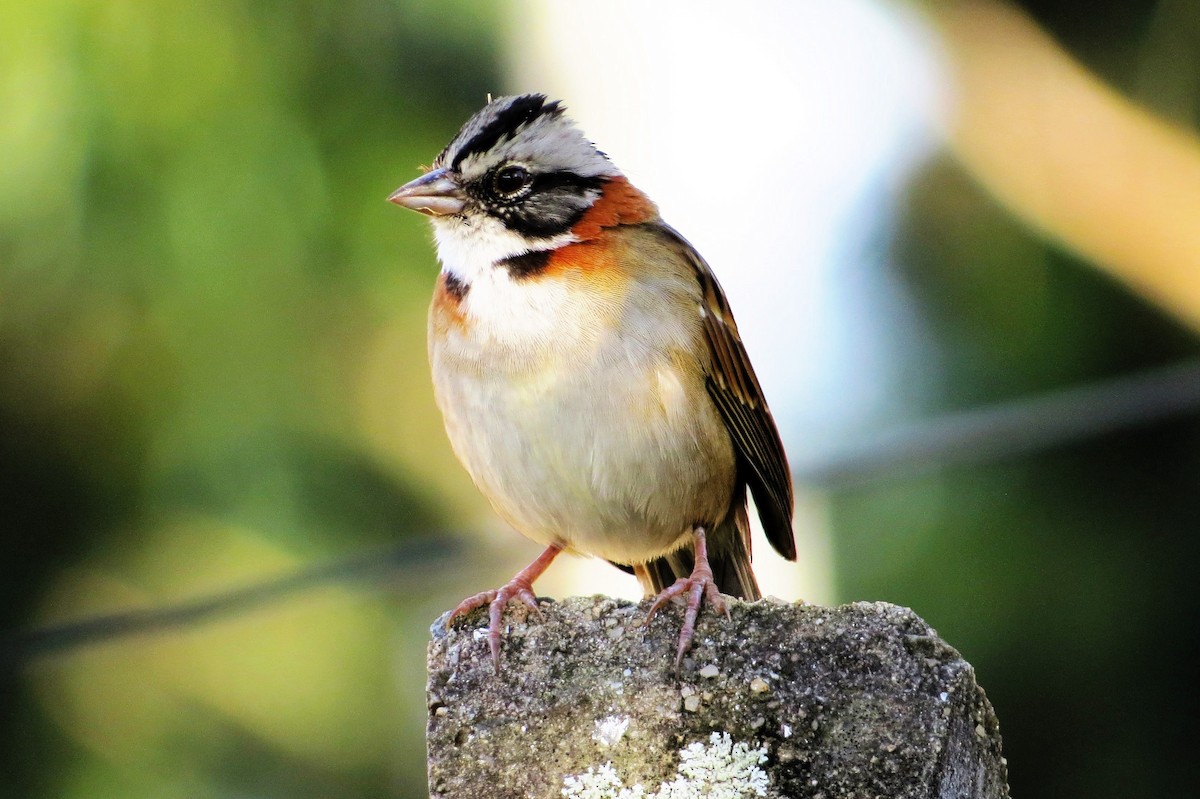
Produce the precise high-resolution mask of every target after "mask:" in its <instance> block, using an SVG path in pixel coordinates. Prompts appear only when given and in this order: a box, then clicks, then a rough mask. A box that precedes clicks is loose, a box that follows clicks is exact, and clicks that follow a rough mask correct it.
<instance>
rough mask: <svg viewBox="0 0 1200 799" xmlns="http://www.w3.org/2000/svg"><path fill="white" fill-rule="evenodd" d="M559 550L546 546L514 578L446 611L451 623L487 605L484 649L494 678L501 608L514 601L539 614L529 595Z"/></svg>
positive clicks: (556, 547) (532, 594)
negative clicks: (517, 600) (490, 663)
mask: <svg viewBox="0 0 1200 799" xmlns="http://www.w3.org/2000/svg"><path fill="white" fill-rule="evenodd" d="M561 551H562V547H558V546H549V547H547V548H546V551H545V552H543V553H542V554H541V555H538V557H537V560H535V561H534V562H533V563H530V564H529V565H528V566H526V567H525V568H524V569H521V571H519V572H517V575H516V576H515V577H513V578H512V579H511V580H509V581H508V582H507V583H505V584H504V585H502V586H500V587H499V588H493V589H491V590H489V591H481V592H480V593H478V594H476V595H475V596H470V597H467V598H466V599H464V600H463V601H462V602H459V603H458V607H456V608H455V609H454V610H452V611H450V618H449V619H447V621H446V623H447V624H449V623H450V622H452V621H454V620H455V619H456V618H458V617H459V616H462V615H463V614H466V613H470V612H471V611H473V610H475V609H476V608H481V607H483V606H484V605H487V606H488V649H489V650H491V653H492V665H493V666H495V667H496V676H500V637H501V634H500V630H501V628H502V627H503V624H502V623H501V622H502V621H503V617H504V608H505V606H507V605H508V603H509V602H510V601H512V600H514V599H519V600H520V601H521V602H523V603H524V604H525V605H526V606H528V607H529V608H531V609H533V611H534V612H535V613H539V614H540V613H541V610H540V609H539V608H538V604H537V597H536V596H535V595H534V593H533V581H534V580H536V579H537V578H538V577H540V576H541V575H542V572H544V571H546V567H547V566H549V565H550V562H551V561H553V560H554V557H555V556H556V555H557V554H558V553H559V552H561Z"/></svg>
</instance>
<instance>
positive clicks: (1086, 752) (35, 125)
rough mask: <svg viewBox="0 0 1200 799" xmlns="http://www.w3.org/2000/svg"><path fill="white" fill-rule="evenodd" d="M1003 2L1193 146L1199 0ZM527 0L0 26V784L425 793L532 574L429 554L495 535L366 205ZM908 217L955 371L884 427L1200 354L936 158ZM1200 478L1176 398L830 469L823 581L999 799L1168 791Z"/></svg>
mask: <svg viewBox="0 0 1200 799" xmlns="http://www.w3.org/2000/svg"><path fill="white" fill-rule="evenodd" d="M1022 5H1023V7H1024V8H1026V9H1027V10H1028V11H1030V12H1031V13H1032V14H1033V16H1034V17H1035V18H1036V19H1037V21H1038V22H1039V23H1040V24H1041V25H1043V26H1044V27H1045V28H1046V29H1048V30H1049V31H1050V32H1051V33H1052V34H1053V35H1054V36H1055V37H1057V39H1058V40H1059V41H1060V42H1061V43H1063V44H1064V46H1065V47H1066V48H1067V49H1068V50H1069V51H1070V52H1071V53H1072V54H1073V55H1075V56H1076V57H1078V58H1080V59H1082V61H1083V62H1084V63H1085V64H1086V65H1087V66H1088V67H1089V68H1091V69H1092V70H1095V71H1096V72H1097V73H1098V74H1099V75H1100V76H1101V77H1103V78H1104V79H1105V80H1106V81H1108V82H1110V83H1111V84H1112V85H1113V86H1115V87H1116V88H1117V89H1118V90H1120V91H1122V92H1125V93H1126V94H1128V95H1130V96H1134V97H1136V98H1137V99H1138V100H1139V101H1140V102H1143V103H1145V104H1147V105H1148V106H1149V107H1151V108H1153V109H1156V110H1158V111H1159V112H1161V113H1163V114H1165V115H1166V116H1168V117H1170V118H1171V119H1172V120H1173V121H1174V122H1175V123H1176V124H1180V125H1182V126H1184V127H1190V128H1193V129H1194V127H1195V126H1196V124H1197V122H1198V121H1200V116H1198V114H1197V109H1198V108H1200V80H1197V79H1196V75H1197V74H1200V70H1198V69H1197V65H1200V9H1198V8H1197V6H1196V5H1195V4H1194V3H1180V2H1173V3H1172V2H1163V3H1151V2H1140V1H1139V0H1133V1H1132V2H1120V3H1118V2H1111V1H1109V0H1105V1H1104V2H1099V3H1094V4H1092V5H1091V6H1090V8H1089V10H1088V11H1087V13H1086V14H1085V13H1082V12H1081V11H1079V10H1078V6H1077V4H1074V3H1067V2H1065V0H1059V1H1058V2H1034V1H1032V0H1031V2H1026V3H1024V4H1022ZM526 10H527V11H528V9H526ZM511 12H512V8H511V7H510V6H507V5H502V4H492V3H486V2H468V1H467V0H453V1H451V2H447V1H445V0H443V2H440V3H436V4H416V3H406V2H389V3H380V2H359V1H358V0H350V2H344V3H326V2H294V3H275V2H253V1H252V0H220V1H218V2H205V3H193V2H178V3H136V2H117V1H115V0H108V1H103V0H102V1H99V2H87V1H86V0H43V1H42V2H38V3H16V2H0V115H2V117H0V531H2V534H3V537H2V539H0V546H2V547H3V548H2V549H0V552H2V553H3V554H2V556H0V569H2V571H0V618H2V620H3V621H2V623H0V627H2V629H3V630H6V631H12V632H13V633H14V635H13V636H10V637H8V638H6V639H4V645H3V649H0V659H2V662H3V666H4V671H3V674H2V675H0V679H3V680H4V684H3V686H0V793H2V794H3V795H6V796H13V797H31V798H34V797H67V798H70V799H76V798H77V797H78V798H79V799H82V798H83V797H88V798H89V799H91V798H92V797H109V796H111V797H132V798H135V799H136V798H137V797H147V799H148V798H149V797H154V798H155V799H163V798H164V797H233V796H239V797H251V796H253V797H392V796H399V797H419V796H423V795H425V794H426V789H425V784H424V756H423V755H424V753H423V747H424V744H423V725H424V701H423V687H424V686H423V683H424V672H423V658H424V642H425V640H426V636H427V628H428V625H429V623H430V622H431V621H432V620H433V619H434V618H435V617H436V616H437V615H438V614H439V613H440V612H442V610H444V609H446V608H447V607H450V606H451V605H452V604H453V603H454V602H455V601H457V599H459V598H461V597H462V596H464V595H465V594H467V593H469V592H472V591H475V590H480V589H481V588H483V587H486V586H487V585H490V584H492V583H494V582H495V581H496V580H498V579H501V576H502V575H507V573H511V570H512V569H511V568H510V567H512V568H516V567H517V566H518V565H519V564H520V562H521V561H522V559H524V558H525V557H526V556H527V554H528V553H529V552H530V551H532V550H528V549H521V550H520V551H518V552H514V553H512V554H497V553H505V552H507V549H506V548H503V544H505V543H510V542H511V539H510V538H509V537H507V536H509V534H508V533H502V534H500V535H494V536H490V537H489V540H491V539H494V540H495V544H492V543H488V544H485V545H483V546H488V547H495V548H494V549H489V550H488V551H487V552H486V553H485V554H484V555H476V556H473V557H472V556H470V555H469V554H463V553H465V552H470V551H471V550H472V548H469V547H464V546H462V545H461V544H460V545H455V544H454V542H456V541H459V540H460V539H461V538H462V537H461V536H459V535H457V534H451V533H450V532H448V531H452V530H460V529H463V528H466V527H469V526H478V525H479V520H480V519H481V518H484V517H486V511H485V508H484V506H483V503H482V500H480V499H479V497H478V496H477V495H476V494H475V492H474V490H473V489H472V487H471V486H470V483H469V481H468V480H467V478H466V476H465V475H464V474H463V473H462V471H461V469H460V468H459V467H458V466H457V464H456V463H455V461H454V459H453V456H452V455H451V453H450V452H449V449H448V447H447V445H446V443H445V440H444V437H443V434H442V431H441V425H440V421H439V420H438V417H437V412H436V409H435V407H434V405H433V400H432V393H431V391H430V387H429V380H428V375H427V366H426V362H425V346H424V316H425V308H426V304H427V300H428V296H429V292H430V290H431V287H432V283H433V280H434V270H435V266H434V263H433V255H432V251H431V248H430V246H429V236H428V233H427V230H426V227H425V225H424V224H423V221H422V220H420V219H418V218H416V217H415V216H412V218H408V217H406V216H404V215H402V214H401V213H400V212H399V211H397V210H396V209H394V208H392V207H390V206H388V205H387V204H386V203H385V202H383V198H384V197H386V196H387V194H388V193H389V192H390V191H391V190H392V189H394V188H395V187H396V186H397V185H398V184H399V183H400V182H403V181H404V180H407V179H408V178H410V177H411V176H413V175H414V174H415V166H416V165H417V164H419V163H428V162H429V161H430V160H431V159H432V158H433V157H434V156H435V155H436V153H437V152H438V151H439V150H440V149H441V147H442V146H443V145H444V144H445V142H446V140H447V139H448V137H449V136H450V135H452V134H453V132H454V131H455V130H457V128H458V126H459V125H460V124H461V123H462V121H463V120H465V119H466V117H467V116H469V114H470V113H472V112H473V111H474V110H476V109H477V108H478V107H479V106H480V104H481V100H482V98H483V97H484V95H485V93H487V92H489V91H491V92H498V91H502V90H504V89H505V87H506V85H507V84H506V72H505V56H504V54H503V52H502V50H503V47H505V46H509V45H511V42H512V41H514V40H515V41H518V42H519V41H521V36H520V35H519V33H520V32H519V31H518V32H517V33H516V34H514V31H513V29H512V25H513V23H512V19H511ZM1167 12H1170V13H1169V17H1170V19H1176V20H1182V21H1183V24H1180V25H1169V26H1167V27H1166V28H1165V29H1164V28H1163V26H1162V19H1163V15H1164V14H1166V13H1167ZM506 43H507V44H506ZM708 44H710V45H712V46H715V45H716V44H717V43H708ZM700 46H706V43H700ZM1147 65H1150V66H1152V67H1154V68H1148V67H1147ZM1164 65H1165V66H1164ZM1188 70H1190V72H1189V71H1188ZM1189 75H1190V78H1189V77H1188V76H1189ZM664 91H669V87H666V88H665V89H664ZM816 122H817V123H819V119H818V120H816ZM899 202H900V209H901V211H900V221H899V224H898V227H897V230H896V231H895V233H894V237H893V239H892V240H890V241H888V242H885V243H883V244H881V246H884V247H887V248H890V250H891V251H892V252H893V253H894V255H893V257H892V258H891V259H890V260H889V264H890V265H889V267H888V268H889V269H890V270H892V274H891V275H890V277H891V278H892V279H895V280H898V281H900V282H902V283H903V285H905V286H906V287H907V289H908V291H909V292H910V293H911V296H912V297H914V298H915V300H916V304H917V307H918V309H919V311H920V314H921V316H922V318H923V320H924V322H925V324H926V325H928V327H929V329H931V330H932V331H934V333H935V335H936V342H937V347H938V352H939V354H940V379H939V380H937V381H936V382H935V383H933V384H931V385H930V386H927V387H925V388H924V389H923V390H922V391H920V392H913V394H912V396H908V397H899V398H894V400H893V401H894V402H895V403H896V404H897V405H898V406H901V407H904V408H905V413H904V415H905V416H907V417H910V418H927V417H928V418H934V419H936V418H937V417H938V415H939V414H941V413H944V412H949V411H953V410H959V409H969V408H974V407H979V406H985V405H991V404H994V403H998V402H1007V401H1020V400H1021V398H1024V397H1029V396H1037V395H1039V394H1041V393H1042V392H1046V391H1052V390H1055V389H1060V388H1067V387H1071V386H1076V385H1081V384H1090V383H1094V382H1095V381H1100V380H1104V379H1107V378H1112V377H1117V376H1120V375H1124V374H1128V373H1131V372H1136V371H1138V370H1142V369H1146V368H1150V367H1154V366H1159V365H1165V364H1171V363H1175V362H1179V361H1183V360H1185V359H1188V358H1194V357H1195V356H1197V355H1198V354H1200V346H1198V344H1197V339H1196V337H1195V335H1194V334H1193V333H1192V332H1189V331H1187V330H1186V329H1185V328H1184V327H1183V326H1182V325H1180V324H1178V323H1176V322H1174V321H1173V320H1172V319H1171V318H1169V317H1168V316H1167V315H1165V314H1164V313H1163V312H1161V311H1159V310H1157V309H1156V308H1154V307H1151V306H1150V305H1149V304H1147V303H1146V302H1144V301H1142V300H1140V299H1138V298H1136V297H1134V296H1132V295H1131V294H1130V293H1128V292H1127V291H1126V290H1125V289H1124V288H1122V287H1121V286H1120V285H1118V284H1117V283H1116V282H1114V281H1113V280H1111V279H1110V278H1107V277H1104V276H1102V275H1101V274H1100V273H1098V272H1096V271H1094V270H1093V269H1092V268H1091V266H1090V265H1089V264H1088V263H1086V262H1083V261H1081V260H1080V259H1078V258H1077V257H1074V256H1072V255H1070V254H1069V253H1068V252H1067V251H1066V250H1065V249H1062V248H1059V247H1056V246H1054V245H1051V244H1048V243H1046V242H1045V241H1044V240H1043V239H1041V238H1040V237H1038V236H1037V235H1035V234H1034V233H1032V232H1030V231H1029V230H1028V229H1027V228H1025V227H1023V226H1022V225H1021V224H1020V223H1018V222H1016V221H1014V220H1013V218H1012V217H1011V216H1010V215H1009V214H1008V213H1007V212H1006V211H1005V210H1004V209H1002V208H1001V207H1000V206H999V205H998V204H997V203H996V202H995V201H993V200H992V199H990V198H989V197H988V195H987V194H986V193H985V192H984V191H983V190H981V189H980V188H978V186H977V185H976V183H974V182H973V181H972V179H971V178H970V177H969V176H968V175H967V174H966V172H965V171H964V170H963V169H962V168H961V167H960V166H958V165H957V163H956V162H955V161H954V160H952V159H951V158H950V157H948V156H945V155H939V156H937V157H935V158H934V159H932V161H931V162H930V163H929V164H927V165H926V166H925V168H923V169H922V170H921V172H920V173H919V174H917V176H916V177H915V178H914V180H913V181H912V182H911V183H910V185H909V186H908V187H907V189H906V192H905V194H904V196H903V198H901V199H900V201H899ZM1197 224H1198V225H1200V220H1198V221H1197ZM964 263H969V264H970V266H971V268H970V269H964V268H963V264H964ZM1197 268H1200V265H1197ZM1197 279H1200V278H1197ZM1031 320H1033V321H1032V322H1031ZM917 396H919V397H920V400H919V401H918V400H915V399H913V397H917ZM905 403H907V405H906V404H905ZM935 460H936V459H935ZM1198 478H1200V419H1198V417H1197V414H1196V413H1195V412H1194V411H1193V412H1192V413H1184V414H1180V415H1176V416H1173V417H1171V418H1169V419H1165V420H1160V421H1157V422H1154V423H1147V424H1142V425H1136V426H1131V427H1126V428H1123V429H1120V430H1114V431H1108V432H1105V433H1103V434H1097V435H1093V436H1089V437H1086V438H1085V439H1083V440H1079V441H1075V442H1073V443H1069V444H1062V445H1055V446H1046V447H1042V448H1038V449H1036V451H1034V452H1029V453H1024V454H1022V455H1020V456H1017V457H1006V458H995V459H991V460H988V459H984V462H975V463H972V464H970V465H962V466H949V465H941V466H937V465H935V466H932V467H931V466H929V464H927V463H926V464H922V465H921V468H907V469H906V468H905V467H904V466H903V464H902V465H901V466H900V467H898V468H894V469H891V470H889V471H886V472H882V473H875V472H872V473H871V474H870V475H868V476H866V477H864V478H863V479H858V480H850V481H844V482H835V483H833V484H832V485H831V486H827V487H825V489H824V490H826V491H827V492H828V497H829V503H830V507H831V519H832V535H833V547H834V562H835V563H836V566H837V571H836V574H835V576H834V580H835V583H834V584H835V590H836V595H837V598H838V599H839V600H842V601H848V600H852V599H886V600H889V601H892V602H896V603H899V604H905V605H909V606H911V607H913V608H915V609H916V610H917V611H918V612H919V613H920V614H921V615H922V616H924V617H925V618H926V619H928V620H929V621H930V622H931V623H932V624H933V625H934V626H935V627H936V628H937V629H938V630H939V631H940V632H941V633H942V635H943V636H944V637H945V638H946V639H947V640H949V641H950V642H951V643H952V644H954V645H955V646H957V647H959V648H960V649H961V650H962V652H963V653H964V654H965V655H966V656H967V658H968V659H969V660H971V662H972V663H974V664H975V666H976V668H977V670H978V672H979V675H980V679H981V682H982V683H983V684H984V685H985V687H986V688H987V689H988V693H989V696H990V697H991V699H992V701H993V703H994V704H995V706H996V708H997V711H998V714H999V717H1000V720H1001V726H1002V732H1003V734H1004V737H1005V746H1006V754H1007V755H1008V758H1009V761H1010V769H1011V783H1012V786H1013V790H1014V795H1018V796H1024V797H1038V796H1046V797H1051V796H1054V797H1058V796H1063V795H1076V794H1077V795H1090V796H1096V797H1107V796H1111V797H1129V796H1159V795H1184V794H1190V793H1193V792H1194V790H1195V786H1196V785H1197V784H1200V779H1198V778H1200V766H1197V765H1196V764H1195V763H1196V761H1195V759H1194V757H1193V756H1192V754H1191V745H1190V741H1191V740H1192V739H1193V738H1194V732H1193V729H1194V720H1195V719H1196V718H1197V717H1200V707H1198V705H1200V701H1198V700H1197V692H1196V691H1195V690H1194V688H1193V687H1192V676H1193V674H1194V671H1195V668H1194V662H1195V661H1194V654H1195V651H1196V648H1197V647H1196V644H1197V639H1198V638H1200V634H1198V629H1200V628H1198V627H1197V623H1196V622H1197V614H1196V613H1195V611H1194V609H1193V606H1192V605H1191V600H1192V589H1193V587H1194V586H1195V584H1196V578H1195V576H1194V569H1195V566H1194V565H1193V563H1194V556H1195V544H1194V541H1195V535H1196V531H1197V528H1198V523H1200V491H1197V479H1198ZM466 540H476V539H466ZM398 544H399V545H400V546H401V547H402V548H401V549H399V550H397V549H395V546H396V545H398ZM364 553H366V554H365V556H366V557H367V558H368V560H370V559H372V558H373V557H375V556H374V555H373V554H372V553H378V561H379V562H380V563H381V564H383V565H385V566H386V565H387V564H388V563H391V562H393V560H394V561H395V563H396V564H397V565H396V566H395V568H393V569H391V570H385V571H384V572H383V573H382V574H383V576H382V577H381V576H380V574H381V573H380V572H379V571H373V572H372V571H370V570H367V572H369V576H368V577H367V578H366V579H358V580H355V579H349V578H339V579H329V580H323V581H314V582H313V583H311V584H309V585H307V586H305V587H302V588H301V590H296V591H293V592H290V593H288V594H286V595H282V596H280V597H278V598H277V600H278V601H274V602H268V603H264V604H261V605H252V606H248V607H244V608H241V609H237V610H235V611H234V612H230V613H228V614H225V615H223V616H221V617H219V618H215V619H208V620H206V623H181V624H179V625H176V626H173V627H171V628H170V629H166V630H161V631H158V632H156V633H153V634H150V633H146V634H140V635H134V636H119V635H115V634H114V635H112V636H111V637H109V638H106V639H104V640H99V641H97V640H89V641H86V642H85V641H82V640H81V641H76V642H73V643H70V644H68V645H57V646H56V645H52V644H53V642H50V643H47V642H46V640H44V639H38V638H30V637H28V636H24V635H21V634H20V632H21V631H28V630H31V629H35V628H39V627H43V626H45V625H48V624H51V623H55V622H61V621H64V620H72V619H81V618H87V617H90V616H93V615H96V614H103V613H109V612H116V611H126V610H131V609H132V610H136V609H146V608H155V607H161V606H165V605H169V604H171V603H176V602H183V601H187V600H191V599H194V598H196V597H204V596H209V595H213V594H219V593H221V592H224V591H228V590H232V589H237V588H239V587H246V586H255V585H260V584H262V583H264V582H269V581H271V580H274V579H276V578H279V577H283V576H286V575H290V574H294V573H296V572H298V571H301V570H303V569H305V568H310V567H312V566H313V564H321V563H326V562H329V561H330V560H331V559H338V558H347V557H350V558H353V557H360V556H363V555H364ZM510 559H511V563H510V562H508V561H509V560H510ZM485 561H491V563H485ZM355 573H356V574H358V573H359V572H355ZM360 576H361V574H360ZM343 577H344V576H343ZM578 590H579V592H581V593H586V592H588V591H589V590H591V589H589V587H587V586H580V587H579V589H578ZM110 632H113V631H112V630H110Z"/></svg>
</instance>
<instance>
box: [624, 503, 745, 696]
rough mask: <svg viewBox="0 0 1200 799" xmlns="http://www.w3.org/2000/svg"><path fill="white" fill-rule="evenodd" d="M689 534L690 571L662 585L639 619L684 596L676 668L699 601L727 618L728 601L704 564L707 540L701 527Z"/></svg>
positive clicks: (691, 633)
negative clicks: (691, 537)
mask: <svg viewBox="0 0 1200 799" xmlns="http://www.w3.org/2000/svg"><path fill="white" fill-rule="evenodd" d="M693 534H694V535H695V537H696V563H695V565H694V566H693V567H692V573H691V575H689V576H687V577H680V578H679V579H678V580H676V581H675V582H674V584H672V585H670V586H668V587H667V588H664V589H663V590H662V592H661V593H660V594H659V595H658V596H657V597H655V599H654V603H653V604H652V605H650V610H649V611H647V613H646V620H645V622H643V623H645V624H649V623H650V619H651V618H652V617H653V616H654V614H655V613H657V612H658V611H659V609H660V608H662V607H663V606H664V605H666V604H667V603H668V602H670V601H671V600H672V599H675V598H676V597H680V596H684V595H686V596H687V610H685V611H684V614H683V627H682V628H681V629H680V631H679V648H678V649H677V650H676V652H675V671H676V672H678V671H679V666H680V664H682V663H683V653H684V652H686V651H687V650H688V648H689V647H690V646H691V644H692V638H693V637H694V636H695V634H696V618H697V617H698V616H699V615H700V605H701V604H702V602H703V601H704V600H706V599H707V600H708V604H709V607H711V608H712V609H713V610H715V611H717V612H718V613H723V614H725V618H726V619H729V618H730V615H729V605H728V604H726V602H725V598H724V597H723V596H721V592H720V591H719V590H717V583H716V581H715V580H714V579H713V573H712V569H711V568H710V567H709V565H708V543H707V541H706V540H705V536H704V528H703V527H697V528H696V529H695V530H694V531H693Z"/></svg>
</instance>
